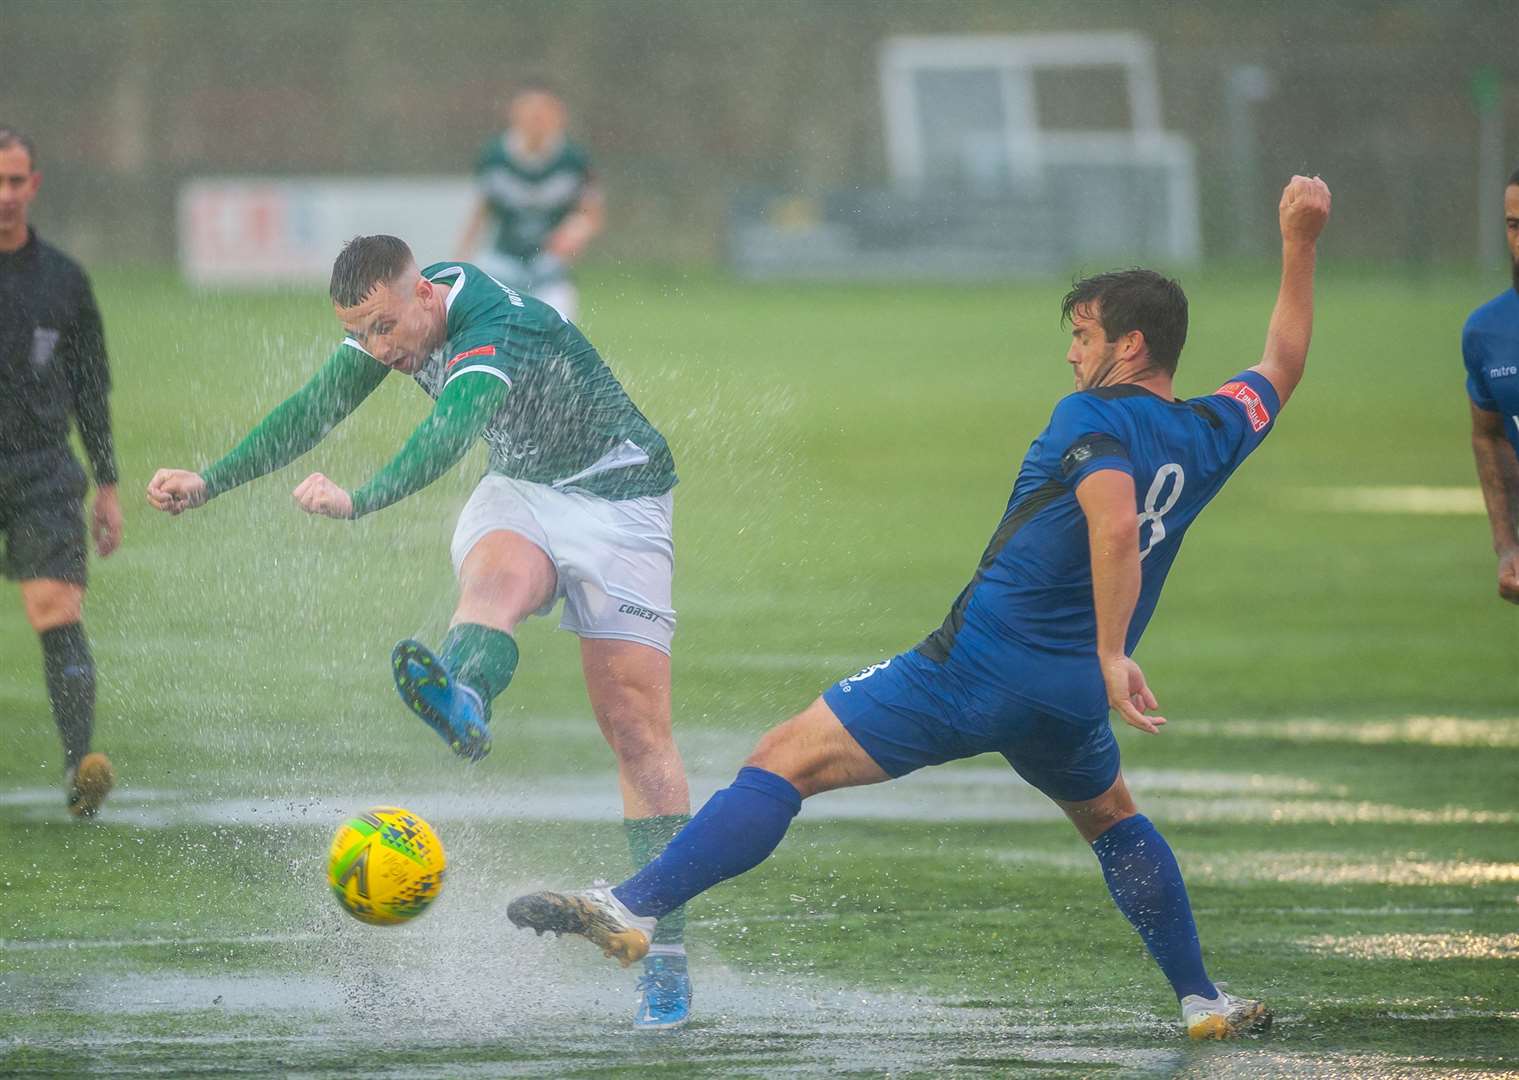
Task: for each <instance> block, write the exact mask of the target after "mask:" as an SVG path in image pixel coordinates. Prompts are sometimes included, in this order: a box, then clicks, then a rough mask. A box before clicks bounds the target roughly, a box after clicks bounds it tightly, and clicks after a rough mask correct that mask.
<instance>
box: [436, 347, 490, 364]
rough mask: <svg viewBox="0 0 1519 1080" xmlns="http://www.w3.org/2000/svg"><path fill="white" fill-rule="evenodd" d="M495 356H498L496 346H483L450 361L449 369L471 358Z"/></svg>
mask: <svg viewBox="0 0 1519 1080" xmlns="http://www.w3.org/2000/svg"><path fill="white" fill-rule="evenodd" d="M495 355H496V347H495V346H494V345H481V346H480V347H479V348H475V349H469V350H466V351H465V352H462V353H460V354H459V355H458V356H456V357H454V358H453V359H452V360H450V361H449V362H448V367H449V368H450V369H451V368H452V367H453V366H454V365H455V364H457V363H458V362H459V361H460V360H468V359H469V358H470V357H471V356H495Z"/></svg>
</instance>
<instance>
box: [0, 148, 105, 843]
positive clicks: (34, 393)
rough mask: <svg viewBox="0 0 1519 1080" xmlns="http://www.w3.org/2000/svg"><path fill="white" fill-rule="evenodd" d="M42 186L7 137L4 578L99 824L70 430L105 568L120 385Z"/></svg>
mask: <svg viewBox="0 0 1519 1080" xmlns="http://www.w3.org/2000/svg"><path fill="white" fill-rule="evenodd" d="M41 184H42V173H41V172H40V171H38V169H37V157H36V153H35V150H34V148H33V144H32V142H31V140H30V139H28V138H27V137H26V136H25V135H23V134H21V133H20V132H18V131H16V130H14V129H12V128H7V127H4V126H0V541H3V543H4V551H3V555H4V560H3V562H4V570H5V576H6V577H8V578H12V579H14V580H16V581H19V582H20V584H21V600H22V603H23V604H24V605H25V608H26V617H27V621H28V622H30V623H31V625H32V629H33V630H35V631H36V632H37V635H38V636H39V637H40V638H41V639H42V666H43V670H44V672H45V673H46V676H47V692H48V697H49V699H50V700H51V702H52V707H53V720H54V722H56V723H57V725H58V734H59V735H60V736H61V737H62V739H63V761H64V777H65V780H64V787H65V791H66V793H67V797H68V807H69V811H70V812H71V813H73V814H74V815H75V816H76V817H93V816H94V815H95V813H96V812H97V811H98V810H99V809H100V804H101V802H102V801H103V800H104V799H105V797H106V795H107V793H109V792H110V790H111V785H112V783H113V782H114V779H115V778H114V774H113V772H112V769H111V762H110V761H109V759H107V758H106V756H105V755H104V754H102V753H99V752H96V753H91V752H90V734H91V731H92V730H93V728H94V725H95V661H94V658H93V657H92V656H91V655H90V646H89V641H88V639H87V638H86V637H85V633H84V622H83V619H84V592H85V583H86V577H87V574H86V571H87V563H88V556H87V553H86V551H85V515H84V493H85V488H86V487H87V484H86V481H85V475H84V470H83V469H81V468H80V466H79V462H78V461H76V460H75V458H74V455H73V452H72V451H71V450H70V449H69V421H70V418H71V417H72V418H73V419H74V420H75V421H77V423H78V425H79V437H80V441H81V442H83V444H84V450H85V454H86V455H87V456H88V457H89V459H90V471H91V472H92V473H93V474H94V476H95V500H94V504H93V505H92V507H91V510H90V529H89V531H90V533H91V535H92V536H93V537H94V539H95V550H96V551H98V552H99V553H100V556H101V557H102V558H105V557H106V556H108V555H110V554H111V552H113V551H115V550H116V548H117V545H119V544H120V543H121V506H120V504H119V503H118V502H117V499H116V455H115V450H114V448H113V447H112V443H111V416H110V410H109V408H108V406H107V401H106V398H107V394H108V393H109V391H110V387H111V377H110V369H109V367H108V366H107V363H106V351H105V332H104V329H103V327H102V325H101V321H100V311H99V309H98V308H97V307H96V305H95V296H94V293H93V292H92V291H91V290H90V282H89V278H87V277H86V276H85V273H84V271H83V270H82V269H81V268H80V267H79V264H78V263H76V262H74V261H73V260H72V259H70V258H69V257H68V256H66V255H64V254H63V253H62V252H61V251H59V250H58V249H57V248H55V247H52V246H50V245H48V244H46V243H43V241H42V240H41V239H40V238H39V237H38V236H37V232H36V230H35V229H33V228H32V227H31V225H30V224H29V220H28V216H29V208H30V206H31V203H32V200H33V199H34V198H35V197H36V195H37V189H38V188H39V187H40V186H41Z"/></svg>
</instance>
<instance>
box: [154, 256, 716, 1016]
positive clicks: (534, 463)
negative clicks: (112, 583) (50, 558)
mask: <svg viewBox="0 0 1519 1080" xmlns="http://www.w3.org/2000/svg"><path fill="white" fill-rule="evenodd" d="M330 293H331V298H332V302H333V307H334V311H335V313H336V315H337V317H338V319H339V321H340V322H341V324H342V326H343V329H344V332H345V334H346V335H347V336H346V337H345V338H344V339H343V342H342V343H341V344H340V345H339V346H338V347H337V349H336V350H335V351H334V352H333V354H332V356H331V357H330V358H329V359H328V361H327V363H326V364H325V365H324V366H323V367H322V368H321V369H320V370H319V371H318V372H317V373H316V374H315V375H314V376H313V377H312V378H311V380H310V381H309V382H308V383H307V384H306V386H305V387H304V388H302V389H301V390H299V391H297V392H296V393H295V394H294V395H293V396H292V397H290V398H289V399H287V400H286V401H285V402H283V403H282V404H280V405H279V406H277V407H276V408H275V409H274V410H273V411H272V412H271V413H270V414H269V415H268V416H267V417H265V418H264V419H263V420H262V421H260V422H259V423H258V424H257V425H256V426H255V427H254V429H253V431H252V432H250V433H249V435H248V436H247V437H246V438H245V439H243V440H242V442H240V443H239V444H238V445H237V446H236V447H234V448H233V449H232V450H231V452H229V453H228V454H227V455H226V456H224V457H223V458H222V459H221V460H220V461H218V462H216V463H215V464H213V465H211V466H209V467H208V468H207V469H205V471H204V473H194V472H189V471H187V470H184V469H160V470H158V472H157V473H156V474H155V475H154V477H153V479H152V481H151V482H150V483H149V485H148V501H149V502H150V503H151V504H152V505H153V506H154V507H156V508H157V509H160V510H164V511H166V512H168V513H171V514H179V513H181V512H183V511H184V510H188V509H193V508H195V507H198V506H201V505H203V504H204V503H205V502H206V501H207V500H209V499H211V498H213V497H215V496H217V495H219V494H221V493H223V492H226V491H230V490H231V489H233V488H235V487H237V486H239V485H241V484H244V483H247V482H248V481H250V480H253V479H255V478H257V477H260V476H263V475H265V474H267V473H270V472H273V471H274V470H275V469H278V468H281V467H283V466H284V465H286V464H288V463H289V462H291V461H294V460H295V459H296V458H298V457H300V456H301V455H302V454H304V453H306V451H308V450H310V449H311V448H312V447H314V446H316V444H317V443H319V442H320V441H321V440H322V439H323V438H324V437H326V435H327V434H328V432H330V431H331V430H332V429H333V428H335V427H336V426H337V425H338V424H339V423H341V422H342V420H343V419H344V418H345V417H347V416H348V415H349V414H350V413H351V412H353V410H354V409H356V408H358V407H359V405H361V404H362V403H363V402H364V400H365V399H366V398H367V397H368V396H369V394H370V393H371V392H373V391H374V389H375V388H376V387H378V386H379V385H380V383H381V382H382V381H383V380H384V379H385V377H386V376H387V375H388V374H389V373H390V372H391V371H399V372H401V373H403V374H405V375H409V376H411V377H412V378H413V379H415V380H416V382H417V384H418V385H419V386H420V387H421V388H422V390H423V391H424V392H425V393H427V395H428V396H429V397H432V398H434V399H435V400H436V402H437V404H436V406H435V407H434V409H433V411H432V413H431V414H430V415H429V416H428V417H427V418H426V419H425V420H423V422H422V423H421V424H419V425H418V427H417V429H416V431H415V432H413V434H412V436H411V437H410V438H409V439H408V440H407V441H406V445H405V446H403V447H402V448H401V451H400V453H399V454H397V455H396V457H395V458H394V459H393V460H392V461H391V462H390V463H389V464H388V465H386V466H385V467H384V468H383V469H381V470H380V472H379V473H378V474H376V475H375V476H374V477H373V478H372V479H370V480H369V482H367V483H366V484H364V485H363V486H361V487H359V488H357V489H355V490H354V491H351V492H350V491H348V490H345V489H344V488H342V487H339V486H338V485H337V484H336V483H334V482H333V481H332V480H330V479H329V478H327V477H326V476H324V475H323V474H321V473H313V474H311V475H310V476H308V477H307V478H306V479H305V480H303V481H302V482H301V483H300V484H299V485H298V486H297V487H296V489H295V491H294V493H293V494H294V496H295V499H296V502H297V503H298V504H299V505H300V507H301V508H302V509H303V510H305V511H307V512H308V513H312V514H320V515H323V516H326V517H333V518H340V519H345V520H348V519H354V518H358V517H362V516H364V515H366V514H371V513H374V512H375V511H378V510H381V509H384V508H385V507H387V506H391V505H393V504H394V503H397V502H399V501H400V500H402V499H405V498H407V497H408V496H410V495H412V494H415V493H416V492H418V491H420V490H421V489H422V488H424V487H426V486H427V485H428V484H431V483H432V482H433V481H434V480H436V479H438V477H440V476H442V475H443V474H444V473H445V472H447V471H448V470H449V469H451V468H453V467H454V466H455V465H457V464H458V463H459V461H460V459H461V458H463V456H464V455H465V453H466V452H467V451H468V450H469V449H470V447H471V446H473V445H474V444H475V441H476V440H477V439H481V438H483V439H484V440H485V441H486V442H487V443H488V444H489V445H490V448H491V455H490V469H489V472H487V473H486V475H485V476H484V478H482V479H481V481H480V483H479V484H478V485H477V486H476V488H475V492H474V494H473V495H472V496H471V497H470V500H469V502H468V504H467V505H466V506H465V508H464V510H463V512H462V513H460V515H459V521H458V525H457V526H456V528H455V531H454V540H453V545H452V556H453V563H454V570H455V573H456V574H457V576H458V579H459V601H458V604H457V606H456V607H455V610H454V616H453V619H452V621H451V624H450V626H449V630H448V635H447V636H446V637H445V638H444V640H443V643H442V645H441V646H440V648H439V649H438V651H437V653H434V652H433V651H432V650H431V649H429V648H428V647H427V646H425V645H423V644H422V643H421V642H419V641H414V640H410V639H407V640H405V641H402V642H400V643H399V644H398V645H397V646H396V648H395V651H394V653H393V654H392V661H391V665H392V673H393V676H394V679H395V683H396V689H397V691H398V692H399V693H400V695H401V698H402V700H403V701H405V702H406V704H407V706H408V707H410V708H411V710H412V711H413V712H415V713H416V714H417V715H418V716H420V717H421V718H422V719H423V720H424V721H426V722H427V724H428V725H429V726H430V727H432V728H433V730H435V731H436V732H437V733H438V734H439V735H440V736H442V737H443V739H444V741H445V742H447V743H448V744H449V745H450V746H451V747H452V748H453V750H454V752H455V753H457V754H459V755H460V756H461V757H466V758H469V759H471V760H478V759H480V758H482V757H484V756H485V755H486V754H487V753H488V752H489V750H490V745H491V740H490V733H489V726H488V725H489V722H490V714H491V702H492V701H493V700H494V699H495V698H496V697H497V696H498V695H499V694H501V693H502V692H504V691H505V690H506V688H507V686H508V685H509V684H510V683H511V681H512V676H513V675H514V673H515V672H516V669H517V658H518V653H517V641H516V638H515V636H514V635H515V633H516V629H517V626H518V625H519V624H520V623H521V622H522V621H523V620H524V619H527V618H530V617H532V616H534V615H547V614H548V613H549V612H550V611H552V610H553V608H554V606H555V604H556V603H557V602H558V601H559V599H560V598H561V597H562V598H563V599H564V616H563V618H562V619H561V621H560V626H561V628H563V629H565V630H569V631H571V632H572V633H574V634H575V635H576V636H577V637H579V638H580V653H581V666H582V670H583V672H584V676H585V684H586V692H587V694H588V696H589V697H590V700H591V708H592V711H593V712H594V713H595V714H596V720H597V722H598V724H599V725H600V727H601V730H602V732H603V734H604V735H605V737H606V740H607V743H608V744H609V745H610V746H611V748H612V751H613V754H614V755H615V756H616V759H617V771H618V780H619V782H620V785H621V789H622V797H623V812H624V819H623V825H624V828H625V830H626V833H627V839H628V845H629V849H630V851H631V853H632V856H633V861H634V863H635V864H636V865H638V866H642V865H644V864H645V863H647V862H648V861H649V860H650V859H652V858H653V857H654V856H655V855H657V854H658V853H659V852H660V851H661V850H662V849H663V848H664V845H665V844H666V843H667V842H668V841H669V839H670V837H671V836H673V835H674V834H675V833H676V831H678V830H679V828H680V827H681V826H682V825H684V824H685V822H686V821H687V819H688V815H689V811H690V794H689V792H688V789H687V786H686V776H685V769H684V766H683V765H682V763H681V759H680V752H679V751H678V750H677V749H676V746H675V741H674V739H673V737H672V735H671V725H670V645H671V642H672V640H673V638H674V634H675V611H674V608H673V607H672V604H671V582H672V576H673V573H674V539H673V536H672V525H673V514H674V501H673V497H672V494H671V491H672V489H673V488H674V487H675V484H676V476H675V462H674V460H673V458H672V456H671V454H670V450H669V447H668V446H667V445H666V443H665V439H664V436H662V435H661V434H660V433H659V432H658V431H657V430H656V429H655V428H654V426H653V425H652V424H651V423H649V421H648V419H647V418H646V417H645V416H644V415H643V413H642V412H641V411H639V409H638V407H637V406H636V405H634V404H633V402H632V401H631V400H630V399H629V398H628V395H627V394H626V392H625V391H624V390H623V388H622V386H621V385H620V384H619V383H618V382H617V379H616V377H615V376H614V375H613V374H612V372H611V370H610V369H609V368H608V367H607V366H606V364H605V363H603V362H602V359H601V356H600V354H599V353H597V351H596V348H595V346H593V345H592V344H591V343H590V342H589V341H588V340H586V338H585V335H583V334H582V333H581V332H580V331H579V330H578V329H577V328H576V327H575V326H573V325H572V324H570V323H568V322H566V321H565V320H564V319H563V318H561V317H559V316H558V315H557V314H556V313H555V312H554V311H553V309H551V308H549V307H548V306H547V305H545V304H543V303H541V302H539V301H538V300H535V299H533V298H532V297H528V296H523V295H522V294H520V293H518V292H516V291H514V290H513V289H511V288H510V287H508V286H504V285H501V284H499V283H498V282H496V281H493V280H492V279H491V278H490V277H488V276H486V275H485V274H483V273H481V272H480V270H479V268H477V267H475V266H474V265H472V264H470V263H462V264H461V263H436V264H434V265H432V266H429V267H426V268H425V269H419V268H418V267H417V264H416V260H415V258H414V257H413V255H412V252H411V249H410V248H409V247H408V246H407V245H406V244H405V243H404V242H403V241H401V240H400V239H398V238H397V237H394V236H384V235H380V236H361V237H356V238H355V239H353V240H352V241H350V242H349V243H348V244H347V245H346V246H345V247H344V248H343V251H342V253H341V254H340V255H339V256H338V258H337V261H336V262H335V263H334V265H333V269H332V282H331V287H330ZM671 916H672V917H670V918H667V919H666V920H665V921H664V922H663V923H661V925H660V929H659V931H658V933H657V935H656V941H655V943H654V944H655V948H654V949H653V950H652V951H651V953H650V955H649V957H648V959H647V961H646V963H645V971H644V977H643V979H642V980H640V983H639V989H640V999H639V1006H638V1011H637V1013H636V1015H635V1024H636V1025H637V1026H639V1027H644V1028H666V1027H678V1026H680V1025H681V1024H684V1023H685V1022H686V1019H687V1017H688V1016H689V1013H690V1004H691V983H690V978H689V976H688V973H687V967H686V953H685V946H684V944H683V940H684V938H683V935H684V926H685V916H684V913H680V912H672V913H671Z"/></svg>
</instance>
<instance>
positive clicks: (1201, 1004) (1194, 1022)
mask: <svg viewBox="0 0 1519 1080" xmlns="http://www.w3.org/2000/svg"><path fill="white" fill-rule="evenodd" d="M1215 985H1216V986H1217V987H1218V997H1216V998H1205V997H1203V996H1202V995H1201V994H1188V995H1187V996H1186V997H1184V998H1182V999H1181V1022H1182V1023H1183V1024H1185V1025H1186V1028H1187V1034H1188V1035H1189V1036H1191V1037H1192V1038H1193V1039H1197V1040H1202V1039H1237V1038H1239V1037H1240V1036H1241V1035H1261V1034H1264V1033H1265V1032H1267V1031H1269V1030H1270V1029H1271V1010H1270V1009H1268V1008H1266V1006H1265V1005H1264V1004H1262V1003H1261V1002H1259V1001H1251V1000H1250V999H1249V998H1242V997H1235V996H1234V995H1233V994H1230V993H1226V992H1225V991H1224V984H1223V983H1216V984H1215Z"/></svg>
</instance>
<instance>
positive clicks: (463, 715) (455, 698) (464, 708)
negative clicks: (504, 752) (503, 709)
mask: <svg viewBox="0 0 1519 1080" xmlns="http://www.w3.org/2000/svg"><path fill="white" fill-rule="evenodd" d="M390 669H391V674H392V675H394V676H395V680H396V692H397V693H398V694H400V695H401V700H402V701H404V702H406V707H407V708H409V709H410V710H411V711H412V712H414V713H416V714H417V715H418V716H420V717H421V718H422V719H423V720H425V721H426V722H427V726H428V727H430V728H432V729H433V730H434V731H436V732H437V733H438V734H439V735H441V736H442V737H443V741H444V742H446V743H448V745H449V746H450V747H452V748H453V751H454V753H456V754H458V755H459V756H460V757H462V758H468V759H469V760H470V761H479V760H480V759H481V758H483V757H484V756H485V755H486V754H488V753H490V752H491V735H490V729H489V728H488V727H487V726H486V725H487V724H488V723H489V722H490V718H489V717H488V716H487V715H486V710H485V703H484V702H482V701H481V700H480V695H479V694H477V693H476V692H475V691H474V690H472V689H471V688H469V687H468V686H465V685H464V684H463V683H461V682H459V681H458V680H456V679H455V678H454V677H453V676H452V675H450V674H449V672H448V669H447V668H446V667H444V666H443V661H441V660H439V659H438V658H437V657H436V656H434V655H433V653H432V650H431V649H429V648H428V647H427V646H426V645H423V644H422V643H421V642H420V641H414V640H412V639H411V638H407V639H405V640H404V641H400V642H397V643H396V647H395V649H394V650H393V651H392V652H391V654H390Z"/></svg>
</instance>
